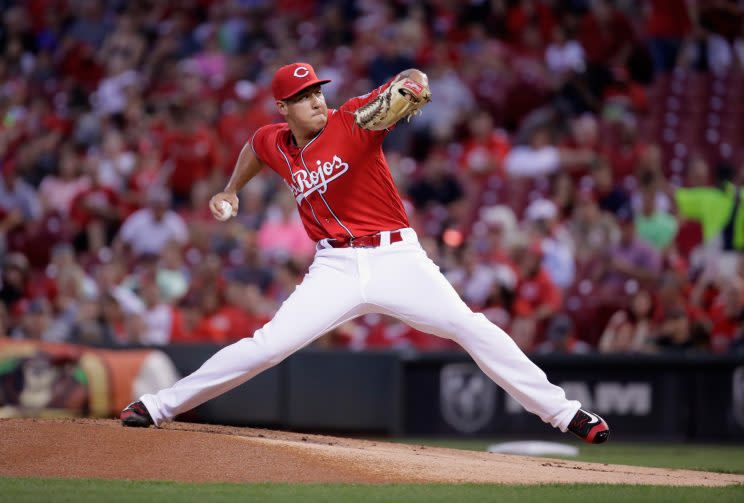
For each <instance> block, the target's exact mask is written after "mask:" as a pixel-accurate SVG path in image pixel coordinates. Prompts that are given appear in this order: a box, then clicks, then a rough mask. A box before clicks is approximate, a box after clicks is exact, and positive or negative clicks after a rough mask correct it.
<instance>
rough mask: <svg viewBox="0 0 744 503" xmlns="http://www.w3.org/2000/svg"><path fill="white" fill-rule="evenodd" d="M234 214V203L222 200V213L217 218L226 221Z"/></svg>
mask: <svg viewBox="0 0 744 503" xmlns="http://www.w3.org/2000/svg"><path fill="white" fill-rule="evenodd" d="M231 216H232V204H230V203H229V202H228V201H220V213H219V214H218V215H217V220H219V221H220V222H224V221H225V220H227V219H229V218H230V217H231Z"/></svg>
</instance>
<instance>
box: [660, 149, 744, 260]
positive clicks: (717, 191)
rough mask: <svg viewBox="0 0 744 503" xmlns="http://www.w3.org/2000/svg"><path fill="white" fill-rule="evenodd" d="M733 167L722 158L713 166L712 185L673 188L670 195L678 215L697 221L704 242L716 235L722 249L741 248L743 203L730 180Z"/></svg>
mask: <svg viewBox="0 0 744 503" xmlns="http://www.w3.org/2000/svg"><path fill="white" fill-rule="evenodd" d="M733 179H734V168H733V166H732V165H731V164H730V163H728V162H726V161H722V162H719V163H718V165H717V166H716V184H715V186H713V187H690V188H680V189H677V190H676V192H675V194H674V199H675V201H676V203H677V211H678V213H679V216H680V217H681V218H686V219H689V220H695V221H698V222H700V224H701V225H702V227H703V238H704V240H705V242H706V243H708V244H709V243H712V242H715V241H716V240H718V239H720V240H721V243H720V249H721V250H724V251H730V250H737V251H743V250H744V204H741V197H742V195H741V191H740V190H739V188H738V187H737V186H735V185H734V184H733V183H732V180H733Z"/></svg>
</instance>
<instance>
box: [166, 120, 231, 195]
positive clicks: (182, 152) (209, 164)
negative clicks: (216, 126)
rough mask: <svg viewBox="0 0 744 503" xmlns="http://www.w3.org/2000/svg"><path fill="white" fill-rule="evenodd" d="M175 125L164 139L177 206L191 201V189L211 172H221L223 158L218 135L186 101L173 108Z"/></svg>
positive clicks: (170, 180) (173, 123)
mask: <svg viewBox="0 0 744 503" xmlns="http://www.w3.org/2000/svg"><path fill="white" fill-rule="evenodd" d="M171 119H172V124H171V129H170V130H169V131H168V132H167V133H166V134H165V138H164V139H163V147H162V156H163V160H164V161H165V162H166V163H167V165H166V169H167V170H168V172H169V176H168V183H169V185H170V188H171V190H172V192H173V198H174V203H175V204H176V205H177V206H183V205H185V204H188V201H189V197H190V195H191V189H192V187H193V186H194V184H196V183H197V182H199V181H201V180H206V179H208V178H209V177H210V175H220V176H221V174H220V172H219V171H220V169H222V164H221V163H222V160H221V156H220V147H219V144H218V143H217V139H216V138H215V137H214V135H212V134H211V133H210V132H209V131H208V130H207V129H206V128H205V127H203V126H201V125H199V124H198V122H197V118H196V116H195V114H194V112H193V111H192V110H190V109H189V107H187V106H185V105H174V106H173V107H172V109H171Z"/></svg>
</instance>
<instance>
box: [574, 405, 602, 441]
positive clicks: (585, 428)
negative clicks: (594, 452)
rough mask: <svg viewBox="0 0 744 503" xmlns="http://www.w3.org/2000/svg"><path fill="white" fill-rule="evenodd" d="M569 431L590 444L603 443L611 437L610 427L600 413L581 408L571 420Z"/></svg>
mask: <svg viewBox="0 0 744 503" xmlns="http://www.w3.org/2000/svg"><path fill="white" fill-rule="evenodd" d="M568 431H570V432H571V433H573V434H574V435H576V436H577V437H579V438H580V439H581V440H583V441H584V442H587V443H589V444H601V443H603V442H607V439H608V438H610V427H609V426H607V423H606V422H605V420H604V419H602V418H601V417H599V416H598V415H596V414H594V413H592V412H587V411H585V410H582V409H579V411H578V412H577V413H576V415H575V416H574V417H573V419H572V420H571V422H570V423H569V424H568Z"/></svg>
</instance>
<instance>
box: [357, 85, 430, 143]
mask: <svg viewBox="0 0 744 503" xmlns="http://www.w3.org/2000/svg"><path fill="white" fill-rule="evenodd" d="M429 101H431V91H430V90H429V86H427V85H424V84H420V83H419V82H416V81H415V80H413V79H411V78H408V77H399V78H398V79H396V80H395V81H393V83H392V84H390V85H389V86H388V88H387V89H385V90H384V91H383V92H382V93H380V95H379V96H378V97H377V98H375V99H373V100H372V101H370V102H369V103H366V104H365V105H362V106H361V107H359V108H358V109H357V110H356V111H355V112H354V119H355V120H356V123H357V124H358V125H359V126H360V127H363V128H364V129H369V130H370V131H382V130H383V129H387V128H389V127H390V126H392V125H393V124H395V123H396V122H398V121H399V120H400V119H402V118H404V117H405V118H407V119H408V120H411V117H412V116H414V115H416V114H419V113H421V109H422V108H424V105H426V104H427V103H428V102H429Z"/></svg>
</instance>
